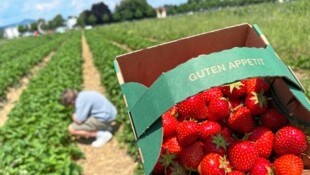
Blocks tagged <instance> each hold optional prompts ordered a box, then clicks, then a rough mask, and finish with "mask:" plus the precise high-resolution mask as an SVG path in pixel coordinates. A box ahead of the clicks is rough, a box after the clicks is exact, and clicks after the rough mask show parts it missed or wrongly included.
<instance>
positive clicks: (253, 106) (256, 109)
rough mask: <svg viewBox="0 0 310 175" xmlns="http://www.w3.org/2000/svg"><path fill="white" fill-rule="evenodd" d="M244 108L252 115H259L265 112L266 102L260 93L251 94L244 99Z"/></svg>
mask: <svg viewBox="0 0 310 175" xmlns="http://www.w3.org/2000/svg"><path fill="white" fill-rule="evenodd" d="M245 106H246V107H247V108H248V109H249V110H250V111H251V114H252V115H260V114H263V113H265V112H266V111H267V109H268V101H267V98H266V97H265V96H264V95H263V94H262V92H260V93H256V92H251V94H249V95H247V97H246V98H245Z"/></svg>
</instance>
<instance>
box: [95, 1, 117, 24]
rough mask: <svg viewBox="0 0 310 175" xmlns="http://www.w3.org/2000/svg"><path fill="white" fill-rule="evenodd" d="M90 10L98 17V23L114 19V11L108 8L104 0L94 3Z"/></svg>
mask: <svg viewBox="0 0 310 175" xmlns="http://www.w3.org/2000/svg"><path fill="white" fill-rule="evenodd" d="M90 12H91V14H93V15H94V16H95V17H96V23H97V24H102V23H104V22H110V21H112V13H111V11H110V9H109V8H108V6H107V5H105V4H104V3H103V2H100V3H97V4H93V5H92V7H91V10H90ZM103 18H105V19H103Z"/></svg>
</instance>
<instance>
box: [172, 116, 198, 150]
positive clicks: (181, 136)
mask: <svg viewBox="0 0 310 175" xmlns="http://www.w3.org/2000/svg"><path fill="white" fill-rule="evenodd" d="M198 133H199V125H198V124H197V122H195V121H183V122H180V123H179V124H178V126H177V131H176V137H177V140H178V143H179V144H180V145H181V146H186V145H190V144H192V143H194V142H195V141H196V140H197V139H198Z"/></svg>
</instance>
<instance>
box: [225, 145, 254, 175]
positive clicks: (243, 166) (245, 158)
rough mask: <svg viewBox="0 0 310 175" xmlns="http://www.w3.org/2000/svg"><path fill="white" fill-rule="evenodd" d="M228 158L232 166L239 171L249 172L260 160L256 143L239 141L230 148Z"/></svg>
mask: <svg viewBox="0 0 310 175" xmlns="http://www.w3.org/2000/svg"><path fill="white" fill-rule="evenodd" d="M228 158H229V160H230V163H231V164H232V166H233V167H234V168H235V169H236V170H239V171H249V170H250V169H252V168H253V166H254V165H255V162H256V160H257V159H258V152H257V151H256V148H255V145H254V143H252V142H250V141H238V142H235V143H233V144H231V145H230V147H229V148H228Z"/></svg>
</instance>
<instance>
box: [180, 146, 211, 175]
mask: <svg viewBox="0 0 310 175" xmlns="http://www.w3.org/2000/svg"><path fill="white" fill-rule="evenodd" d="M204 156H205V153H204V150H203V143H202V142H199V141H198V142H194V143H193V144H191V145H188V146H186V147H183V148H182V150H181V152H180V154H179V161H180V164H181V165H183V166H184V167H185V169H187V170H191V171H196V170H197V168H198V165H199V163H200V161H201V160H202V159H203V157H204Z"/></svg>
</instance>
